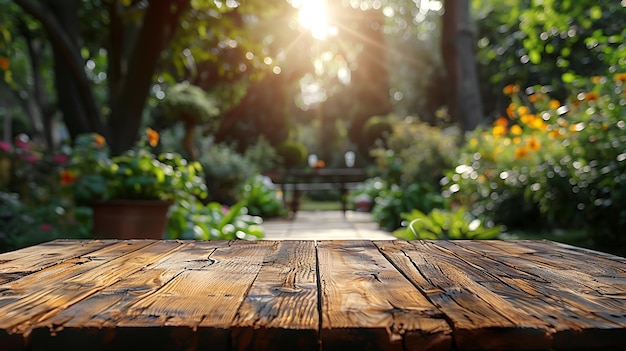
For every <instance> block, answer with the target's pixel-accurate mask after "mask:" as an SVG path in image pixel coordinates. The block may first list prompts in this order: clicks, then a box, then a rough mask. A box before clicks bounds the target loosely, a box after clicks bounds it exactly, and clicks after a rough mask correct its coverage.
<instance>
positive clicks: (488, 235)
mask: <svg viewBox="0 0 626 351" xmlns="http://www.w3.org/2000/svg"><path fill="white" fill-rule="evenodd" d="M402 218H403V219H404V222H403V226H404V228H401V229H397V230H395V231H394V232H393V235H394V236H396V237H397V238H400V239H404V240H415V239H419V240H460V239H472V240H477V239H494V238H496V237H497V236H498V234H499V233H500V231H501V228H500V227H497V226H485V223H484V222H483V221H481V220H480V219H478V218H471V216H469V213H468V212H467V211H466V210H465V209H463V208H459V209H457V210H456V211H449V210H440V209H434V210H432V211H431V212H430V213H429V214H425V213H424V212H422V211H419V210H413V211H411V212H410V213H404V214H403V215H402Z"/></svg>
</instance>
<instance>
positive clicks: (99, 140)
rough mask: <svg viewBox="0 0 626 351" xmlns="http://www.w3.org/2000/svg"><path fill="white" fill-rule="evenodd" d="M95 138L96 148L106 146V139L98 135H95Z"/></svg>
mask: <svg viewBox="0 0 626 351" xmlns="http://www.w3.org/2000/svg"><path fill="white" fill-rule="evenodd" d="M93 138H94V139H93V141H94V142H95V143H96V146H98V147H101V146H104V144H105V143H106V139H105V138H104V137H103V136H102V135H100V134H98V133H94V134H93Z"/></svg>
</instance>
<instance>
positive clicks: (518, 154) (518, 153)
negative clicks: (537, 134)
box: [514, 146, 528, 160]
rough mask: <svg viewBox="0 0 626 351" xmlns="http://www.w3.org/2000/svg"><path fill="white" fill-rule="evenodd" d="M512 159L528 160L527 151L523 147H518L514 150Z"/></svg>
mask: <svg viewBox="0 0 626 351" xmlns="http://www.w3.org/2000/svg"><path fill="white" fill-rule="evenodd" d="M514 157H515V159H516V160H519V159H522V158H528V150H526V148H525V147H523V146H521V147H518V148H517V149H515V155H514Z"/></svg>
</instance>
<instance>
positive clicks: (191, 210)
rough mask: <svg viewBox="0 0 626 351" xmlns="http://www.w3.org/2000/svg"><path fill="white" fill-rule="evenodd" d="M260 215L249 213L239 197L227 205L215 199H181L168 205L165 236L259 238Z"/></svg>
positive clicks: (223, 238) (261, 220) (207, 238)
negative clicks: (205, 203) (230, 204)
mask: <svg viewBox="0 0 626 351" xmlns="http://www.w3.org/2000/svg"><path fill="white" fill-rule="evenodd" d="M262 223H263V219H262V218H261V217H258V216H251V215H249V214H248V210H247V208H246V207H245V202H244V201H241V202H238V203H236V204H234V205H233V206H231V207H230V208H228V207H226V206H223V205H221V204H219V203H217V202H211V203H208V204H207V205H203V204H202V203H200V202H198V201H185V202H181V203H179V204H176V205H174V206H172V207H171V208H170V215H169V221H168V227H167V231H166V234H165V235H166V237H168V238H170V239H190V240H235V239H242V240H256V239H261V238H263V236H264V234H263V230H262V227H261V224H262Z"/></svg>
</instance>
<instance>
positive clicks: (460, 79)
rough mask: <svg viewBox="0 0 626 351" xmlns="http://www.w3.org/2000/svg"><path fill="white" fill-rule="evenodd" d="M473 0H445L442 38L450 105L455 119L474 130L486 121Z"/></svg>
mask: <svg viewBox="0 0 626 351" xmlns="http://www.w3.org/2000/svg"><path fill="white" fill-rule="evenodd" d="M469 2H470V1H469V0H446V1H445V3H444V4H445V7H444V15H443V18H442V20H443V28H442V38H441V40H442V45H441V49H442V55H443V61H444V64H445V68H446V74H447V82H448V87H449V93H448V107H449V110H450V115H451V116H452V118H453V120H454V121H456V122H458V123H459V124H460V125H461V127H462V129H463V130H472V129H474V128H476V126H478V125H479V124H480V123H481V121H482V120H483V109H482V102H481V99H480V90H479V86H478V75H477V73H476V59H475V57H476V54H475V42H476V41H475V39H474V32H473V30H472V26H471V22H470V6H469Z"/></svg>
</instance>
